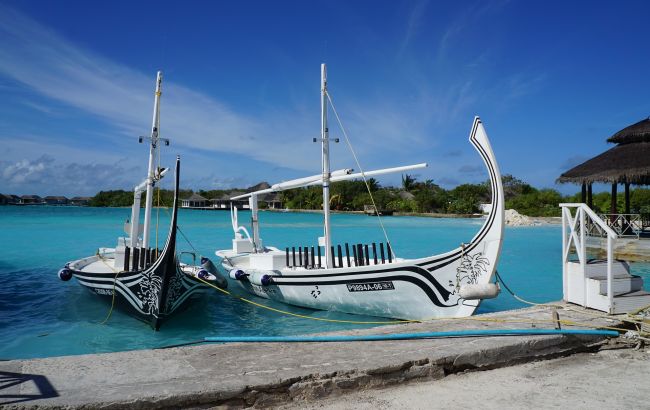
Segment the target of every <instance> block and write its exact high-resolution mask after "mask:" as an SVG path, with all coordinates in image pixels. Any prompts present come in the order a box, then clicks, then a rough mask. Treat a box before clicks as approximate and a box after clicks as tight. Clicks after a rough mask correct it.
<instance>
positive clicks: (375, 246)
mask: <svg viewBox="0 0 650 410" xmlns="http://www.w3.org/2000/svg"><path fill="white" fill-rule="evenodd" d="M372 259H373V260H374V261H375V265H376V264H377V245H376V244H375V243H374V242H373V243H372Z"/></svg>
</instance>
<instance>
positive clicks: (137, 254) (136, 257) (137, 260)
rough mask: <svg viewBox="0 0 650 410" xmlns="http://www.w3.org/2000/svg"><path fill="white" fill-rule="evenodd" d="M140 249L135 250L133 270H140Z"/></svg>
mask: <svg viewBox="0 0 650 410" xmlns="http://www.w3.org/2000/svg"><path fill="white" fill-rule="evenodd" d="M139 263H140V248H133V270H139V269H140V267H139Z"/></svg>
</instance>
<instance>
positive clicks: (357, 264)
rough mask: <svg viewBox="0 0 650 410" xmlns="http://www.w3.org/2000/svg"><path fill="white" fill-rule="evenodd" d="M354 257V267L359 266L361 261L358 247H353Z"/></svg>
mask: <svg viewBox="0 0 650 410" xmlns="http://www.w3.org/2000/svg"><path fill="white" fill-rule="evenodd" d="M346 245H347V244H346ZM352 255H353V256H354V266H359V259H358V258H357V246H356V245H352Z"/></svg>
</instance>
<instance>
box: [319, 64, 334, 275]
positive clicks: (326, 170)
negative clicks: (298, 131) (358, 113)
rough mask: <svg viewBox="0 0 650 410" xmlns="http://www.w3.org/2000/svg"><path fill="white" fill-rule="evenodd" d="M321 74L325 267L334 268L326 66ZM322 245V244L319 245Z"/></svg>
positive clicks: (323, 66)
mask: <svg viewBox="0 0 650 410" xmlns="http://www.w3.org/2000/svg"><path fill="white" fill-rule="evenodd" d="M320 72H321V90H320V95H321V143H322V147H323V153H322V159H323V218H324V224H323V225H324V236H325V241H324V243H323V246H325V267H326V268H331V267H332V254H331V251H330V249H331V247H332V237H331V231H330V229H331V228H330V144H329V129H328V128H327V69H326V68H325V64H321V66H320ZM319 245H320V244H319Z"/></svg>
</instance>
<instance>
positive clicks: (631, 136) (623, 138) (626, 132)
mask: <svg viewBox="0 0 650 410" xmlns="http://www.w3.org/2000/svg"><path fill="white" fill-rule="evenodd" d="M607 142H613V143H614V144H631V143H635V142H650V118H646V119H643V120H641V121H639V122H637V123H636V124H632V125H630V126H629V127H625V128H623V129H622V130H620V131H619V132H617V133H616V134H614V135H612V136H611V137H609V138H608V139H607Z"/></svg>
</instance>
